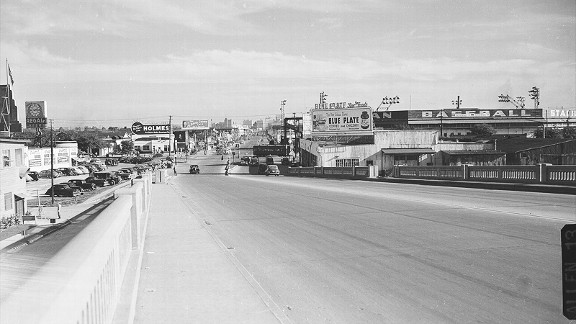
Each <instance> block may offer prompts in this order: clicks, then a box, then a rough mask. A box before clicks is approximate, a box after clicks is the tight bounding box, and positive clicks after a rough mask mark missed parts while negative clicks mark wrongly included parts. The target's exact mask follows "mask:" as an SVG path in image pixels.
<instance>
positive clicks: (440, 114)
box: [408, 108, 542, 120]
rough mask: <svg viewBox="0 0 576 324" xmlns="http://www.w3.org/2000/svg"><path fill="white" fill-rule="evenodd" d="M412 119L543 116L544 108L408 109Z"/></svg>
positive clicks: (409, 116)
mask: <svg viewBox="0 0 576 324" xmlns="http://www.w3.org/2000/svg"><path fill="white" fill-rule="evenodd" d="M408 118H409V119H410V120H433V119H441V118H443V119H499V118H527V119H529V118H542V109H478V108H471V109H465V108H464V109H436V110H412V111H408Z"/></svg>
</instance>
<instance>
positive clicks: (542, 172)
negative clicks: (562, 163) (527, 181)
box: [539, 163, 549, 183]
mask: <svg viewBox="0 0 576 324" xmlns="http://www.w3.org/2000/svg"><path fill="white" fill-rule="evenodd" d="M547 165H549V164H548V163H541V164H539V167H540V168H539V171H540V179H539V180H540V183H545V182H548V174H547V170H546V166H547Z"/></svg>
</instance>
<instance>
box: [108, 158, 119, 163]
mask: <svg viewBox="0 0 576 324" xmlns="http://www.w3.org/2000/svg"><path fill="white" fill-rule="evenodd" d="M105 164H106V165H118V159H112V158H109V159H106V161H105Z"/></svg>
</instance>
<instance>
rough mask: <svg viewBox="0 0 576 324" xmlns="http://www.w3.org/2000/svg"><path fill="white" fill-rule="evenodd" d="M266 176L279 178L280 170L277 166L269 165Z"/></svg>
mask: <svg viewBox="0 0 576 324" xmlns="http://www.w3.org/2000/svg"><path fill="white" fill-rule="evenodd" d="M264 174H265V175H267V176H269V175H275V176H279V175H280V169H278V166H277V165H269V166H268V168H267V169H266V171H265V172H264Z"/></svg>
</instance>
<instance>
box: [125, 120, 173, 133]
mask: <svg viewBox="0 0 576 324" xmlns="http://www.w3.org/2000/svg"><path fill="white" fill-rule="evenodd" d="M132 133H134V134H138V135H140V134H168V133H170V125H167V124H164V125H143V124H142V123H140V122H135V123H134V124H132Z"/></svg>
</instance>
